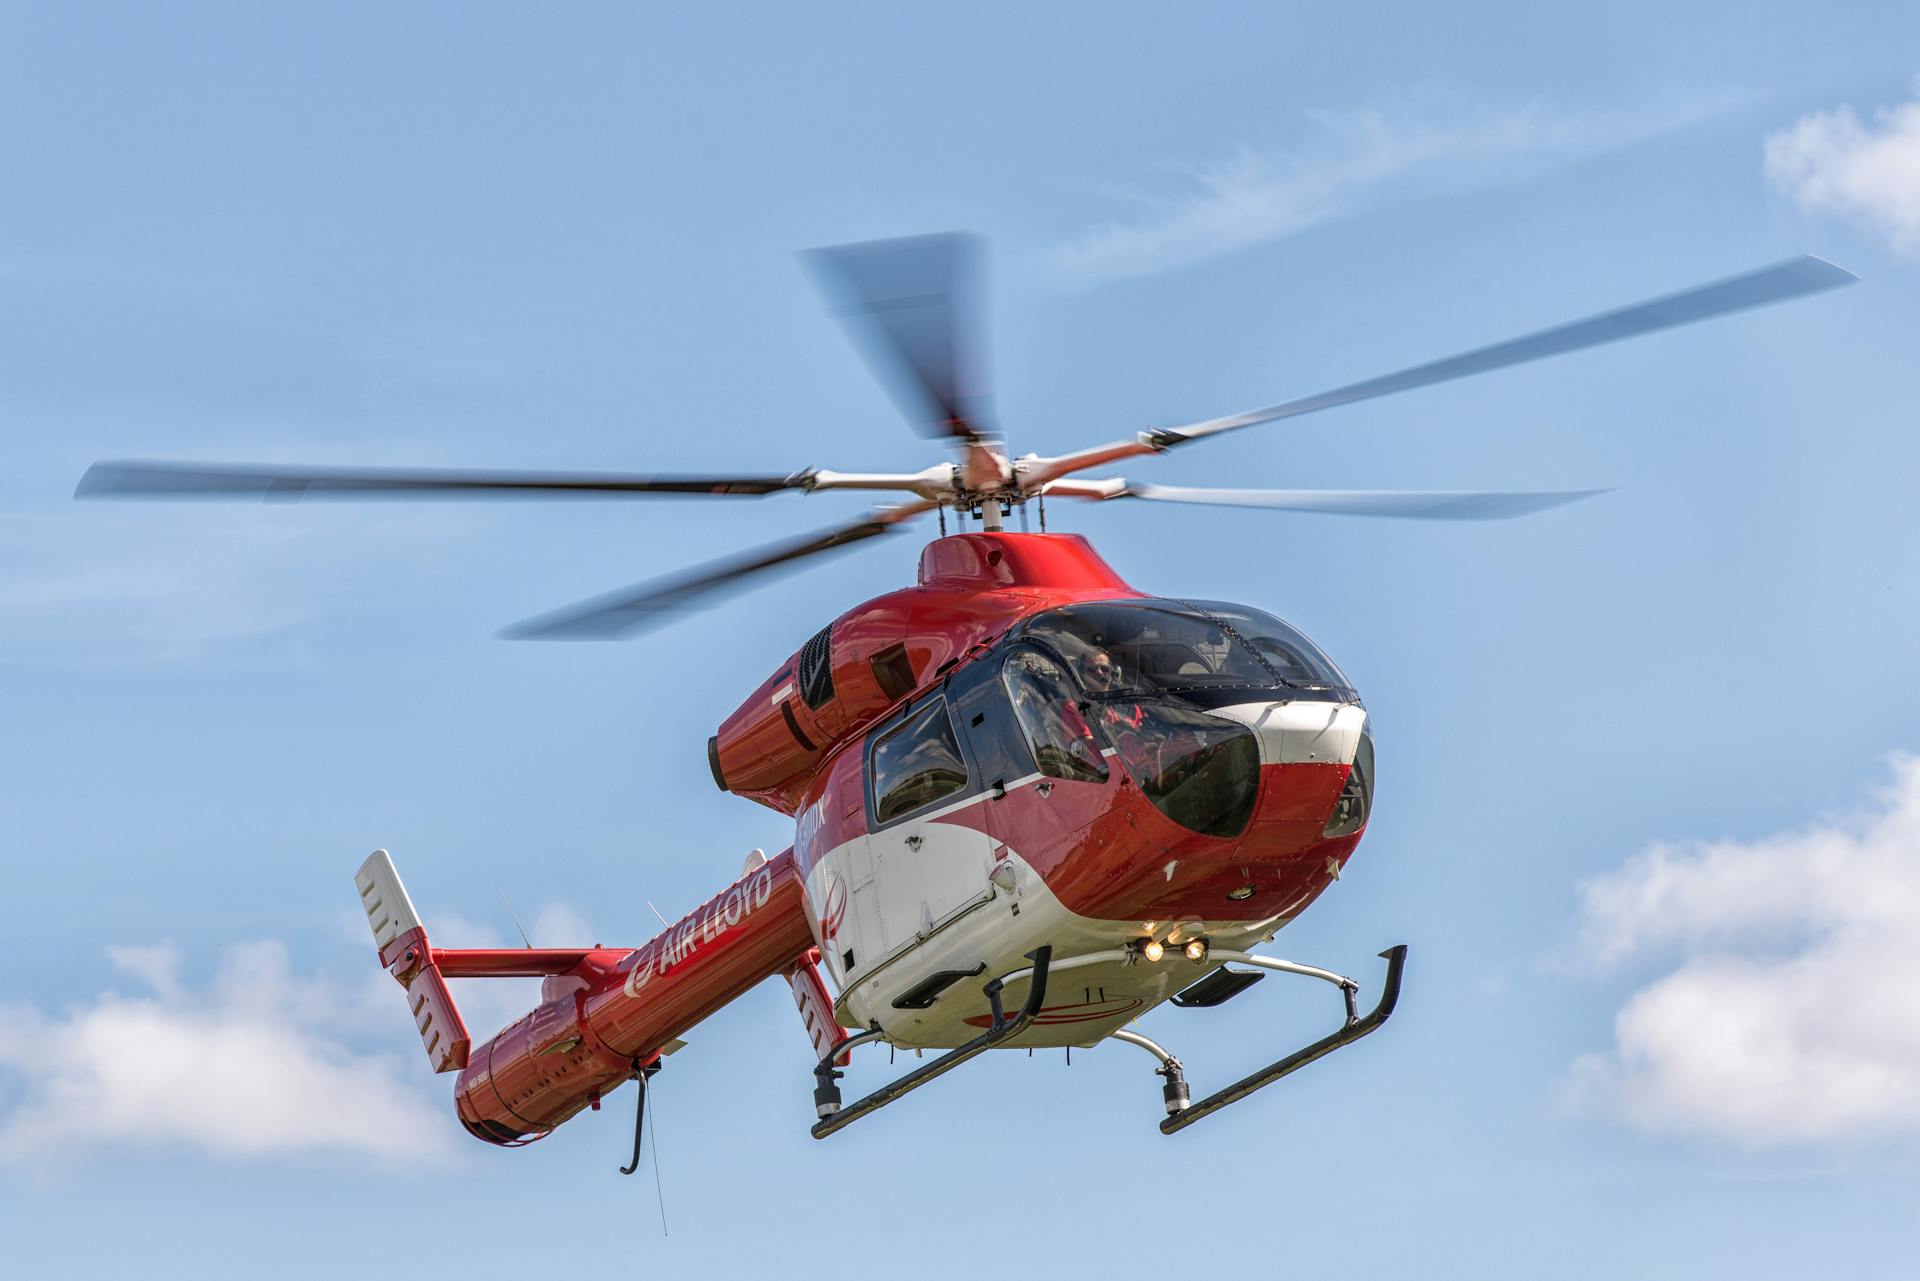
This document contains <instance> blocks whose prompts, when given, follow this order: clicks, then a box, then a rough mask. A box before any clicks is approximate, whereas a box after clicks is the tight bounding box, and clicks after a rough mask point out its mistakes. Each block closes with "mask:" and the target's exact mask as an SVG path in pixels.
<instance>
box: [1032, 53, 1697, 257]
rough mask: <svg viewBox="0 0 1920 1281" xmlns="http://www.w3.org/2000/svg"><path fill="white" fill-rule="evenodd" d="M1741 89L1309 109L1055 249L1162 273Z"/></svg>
mask: <svg viewBox="0 0 1920 1281" xmlns="http://www.w3.org/2000/svg"><path fill="white" fill-rule="evenodd" d="M1733 101H1734V100H1733V99H1732V98H1718V99H1711V100H1701V101H1699V102H1696V103H1693V104H1690V105H1682V106H1676V107H1673V108H1669V109H1660V110H1631V111H1613V112H1585V113H1581V112H1571V111H1566V110H1563V109H1560V108H1556V107H1553V106H1549V105H1545V104H1541V103H1533V104H1528V105H1524V106H1518V107H1508V108H1489V107H1486V106H1481V105H1478V104H1473V103H1468V102H1464V101H1461V100H1459V99H1458V98H1456V97H1454V96H1452V95H1448V94H1445V93H1442V92H1439V91H1437V90H1432V89H1428V90H1423V91H1415V92H1411V93H1407V94H1403V95H1399V96H1397V97H1395V98H1393V99H1391V100H1387V101H1384V102H1381V103H1377V104H1373V105H1370V106H1366V107H1360V108H1354V109H1347V110H1338V111H1333V110H1315V111H1307V112H1304V113H1302V116H1301V122H1300V126H1299V127H1298V128H1297V129H1296V130H1295V131H1294V135H1293V136H1292V137H1291V138H1290V139H1288V140H1287V141H1284V142H1280V143H1277V144H1269V145H1243V146H1241V147H1238V148H1236V149H1235V150H1233V151H1232V152H1230V153H1229V154H1227V155H1226V156H1224V157H1223V158H1220V159H1216V160H1214V161H1212V162H1211V163H1207V164H1203V165H1199V166H1196V167H1186V168H1181V169H1178V170H1176V171H1175V185H1176V186H1177V187H1178V189H1179V190H1178V191H1177V192H1176V193H1175V194H1171V195H1168V194H1155V195H1151V196H1147V197H1142V198H1139V199H1137V200H1136V203H1137V204H1138V205H1139V206H1140V208H1139V210H1138V211H1137V212H1136V213H1134V214H1133V215H1131V216H1128V217H1121V218H1115V219H1110V220H1107V221H1104V222H1101V223H1099V224H1097V225H1095V226H1092V227H1089V228H1087V229H1086V230H1084V231H1082V232H1080V233H1079V234H1078V235H1075V236H1073V237H1071V238H1070V239H1068V240H1066V241H1064V242H1063V243H1060V244H1058V245H1056V246H1054V248H1053V249H1052V251H1051V254H1050V256H1051V258H1052V260H1053V262H1054V265H1055V266H1056V267H1057V269H1058V270H1059V271H1060V272H1061V273H1062V274H1063V275H1065V276H1066V277H1068V278H1069V279H1072V280H1075V281H1078V282H1081V283H1087V282H1091V281H1095V280H1104V279H1113V278H1119V277H1127V276H1142V275H1149V274H1152V273H1154V272H1159V271H1166V270H1170V269H1172V268H1175V267H1181V266H1185V265H1188V264H1190V263H1195V262H1201V261H1204V260H1206V259H1209V258H1216V257H1220V256H1222V255H1224V254H1229V253H1233V252H1236V251H1238V250H1242V249H1246V248H1250V247H1252V246H1254V245H1257V244H1263V243H1266V242H1268V241H1273V240H1280V239H1284V238H1286V237H1288V236H1294V235H1298V234H1300V233H1301V232H1304V231H1307V230H1309V229H1311V228H1313V227H1315V226H1318V225H1320V224H1323V223H1327V222H1332V221H1335V220H1337V219H1341V218H1346V217H1351V216H1353V215H1355V214H1358V213H1360V212H1363V211H1364V210H1365V209H1367V208H1369V207H1373V206H1379V205H1384V204H1390V203H1395V202H1397V201H1400V200H1404V199H1409V198H1416V197H1420V196H1433V195H1443V194H1447V193H1450V192H1460V191H1469V190H1476V189H1481V188H1485V187H1490V186H1495V185H1498V184H1500V183H1503V182H1509V181H1514V180H1516V179H1518V178H1521V177H1525V176H1527V175H1530V174H1534V173H1538V172H1540V171H1542V170H1543V169H1545V168H1550V167H1552V166H1553V165H1556V164H1563V163H1568V162H1570V161H1573V160H1577V159H1579V158H1581V157H1583V156H1586V155H1591V154H1594V153H1597V152H1601V151H1605V150H1608V149H1610V148H1614V147H1619V146H1624V145H1626V144H1628V143H1631V142H1634V141H1637V140H1639V139H1642V138H1646V137H1649V136H1652V135H1654V134H1657V133H1661V132H1664V131H1666V130H1669V129H1674V128H1679V127H1681V126H1684V125H1687V124H1691V123H1694V122H1696V121H1698V120H1701V119H1704V118H1706V117H1707V116H1709V115H1712V114H1715V113H1717V112H1719V111H1721V110H1724V109H1725V108H1726V107H1728V106H1729V105H1731V104H1732V103H1733Z"/></svg>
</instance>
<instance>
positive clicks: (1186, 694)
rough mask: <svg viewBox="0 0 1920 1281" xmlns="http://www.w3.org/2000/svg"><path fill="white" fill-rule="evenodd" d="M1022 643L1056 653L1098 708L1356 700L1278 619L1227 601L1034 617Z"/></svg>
mask: <svg viewBox="0 0 1920 1281" xmlns="http://www.w3.org/2000/svg"><path fill="white" fill-rule="evenodd" d="M1021 639H1023V640H1028V641H1033V642H1036V643H1038V644H1040V645H1043V646H1045V647H1046V648H1048V649H1051V650H1052V651H1053V652H1054V653H1056V654H1058V655H1059V656H1060V658H1061V659H1062V660H1064V661H1065V662H1066V664H1067V666H1068V668H1069V669H1070V670H1071V671H1072V672H1073V675H1074V678H1075V679H1076V680H1077V681H1078V682H1079V684H1080V687H1081V688H1082V689H1083V690H1084V691H1085V692H1086V693H1087V695H1088V696H1089V697H1091V698H1095V699H1104V698H1121V697H1130V698H1143V697H1155V696H1163V695H1164V696H1173V697H1178V698H1181V699H1183V700H1185V701H1187V702H1193V703H1199V704H1201V705H1203V706H1210V707H1220V706H1225V705H1227V704H1228V703H1230V702H1233V701H1236V700H1238V699H1244V698H1245V697H1246V695H1247V694H1248V693H1249V692H1252V691H1259V690H1275V689H1281V690H1286V691H1289V694H1288V696H1289V697H1308V698H1320V699H1327V698H1335V699H1339V700H1343V701H1344V700H1347V699H1351V698H1352V697H1353V687H1352V686H1351V685H1350V684H1349V683H1348V681H1347V678H1346V677H1345V676H1344V675H1342V674H1341V671H1340V669H1339V668H1338V667H1335V666H1334V665H1333V660H1331V659H1329V658H1328V657H1327V656H1326V655H1325V654H1323V653H1321V652H1320V650H1319V649H1318V648H1316V647H1315V646H1314V644H1313V642H1312V641H1310V640H1308V639H1307V638H1306V637H1305V636H1303V635H1301V634H1300V632H1299V631H1298V630H1296V629H1295V628H1293V627H1291V626H1289V625H1288V624H1286V623H1284V622H1282V621H1280V620H1279V619H1277V618H1275V617H1274V616H1273V615H1271V614H1268V613H1265V612H1263V611H1261V610H1257V609H1249V608H1248V607H1246V606H1245V605H1228V604H1224V603H1221V602H1218V601H1183V600H1124V601H1095V602H1090V603H1088V604H1084V605H1068V606H1065V607H1064V608H1061V609H1056V610H1050V611H1048V612H1047V613H1044V614H1038V615H1035V616H1034V617H1033V618H1031V619H1029V620H1028V621H1027V624H1026V626H1025V627H1024V629H1023V630H1022V632H1021Z"/></svg>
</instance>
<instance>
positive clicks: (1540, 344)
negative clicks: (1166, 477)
mask: <svg viewBox="0 0 1920 1281" xmlns="http://www.w3.org/2000/svg"><path fill="white" fill-rule="evenodd" d="M1858 279H1859V277H1858V276H1856V275H1854V274H1853V273H1852V272H1850V271H1847V270H1845V269H1844V268H1841V267H1836V266H1834V265H1833V264H1832V263H1830V262H1828V261H1826V260H1825V259H1823V258H1815V257H1813V256H1811V255H1809V254H1802V255H1801V256H1800V257H1798V258H1789V259H1788V260H1787V261H1785V262H1781V263H1775V264H1774V265H1773V266H1771V267H1762V268H1760V269H1759V270H1758V271H1749V272H1746V273H1744V274H1742V275H1738V276H1729V277H1728V278H1727V279H1725V280H1718V281H1715V282H1713V283H1712V284H1707V285H1698V286H1696V287H1694V288H1692V289H1683V290H1681V291H1680V292H1679V293H1675V294H1667V295H1666V296H1665V297H1661V298H1654V299H1651V300H1649V301H1647V302H1641V303H1635V304H1633V305H1632V306H1630V307H1620V308H1616V309H1615V310H1613V311H1603V312H1601V313H1600V314H1599V315H1597V316H1588V317H1587V318H1586V319H1585V320H1576V321H1572V322H1571V323H1568V324H1564V325H1555V326H1554V327H1553V328H1551V329H1542V330H1540V331H1538V332H1536V333H1531V334H1527V335H1526V336H1524V337H1521V338H1514V339H1510V340H1509V341H1507V342H1501V343H1494V344H1493V345H1492V346H1489V347H1478V348H1475V349H1474V350H1472V351H1469V352H1464V353H1462V354H1460V355H1458V356H1449V357H1447V358H1446V359H1444V360H1435V361H1430V362H1428V363H1427V364H1424V365H1415V366H1414V367H1413V368H1411V369H1403V370H1401V371H1400V372H1398V373H1394V374H1385V375H1382V376H1381V377H1379V378H1369V379H1366V380H1365V381H1364V382H1357V383H1349V384H1348V385H1346V386H1345V387H1337V388H1335V389H1334V390H1332V391H1324V392H1321V393H1320V394H1319V395H1317V396H1306V397H1303V398H1302V399H1299V400H1289V401H1287V402H1285V403H1284V404H1279V405H1269V406H1268V407H1267V408H1265V409H1253V410H1249V411H1247V412H1246V413H1243V414H1234V415H1231V416H1230V417H1226V418H1212V419H1209V420H1207V421H1206V422H1201V423H1193V424H1190V425H1189V426H1186V427H1174V428H1171V429H1169V430H1167V431H1161V432H1155V433H1154V435H1155V436H1156V437H1158V438H1159V439H1160V442H1161V443H1162V444H1178V443H1180V442H1182V441H1187V440H1195V439H1198V438H1199V437H1202V436H1213V435H1217V434H1219V433H1220V432H1223V431H1233V430H1235V429H1237V428H1240V427H1251V426H1253V425H1254V424H1255V423H1266V422H1273V421H1274V420H1276V419H1280V418H1293V417H1296V416H1298V415H1300V414H1310V413H1313V412H1314V411H1315V410H1320V409H1332V408H1333V407H1334V406H1336V405H1351V404H1353V403H1355V402H1356V401H1361V400H1372V399H1373V398H1374V397H1376V396H1388V395H1392V394H1393V393H1394V392H1399V391H1411V390H1413V389H1414V388H1416V387H1430V386H1432V385H1433V384H1435V383H1443V382H1451V381H1452V380H1453V379H1455V378H1465V377H1467V376H1468V375H1470V374H1483V373H1486V372H1488V371H1490V370H1494V369H1504V368H1506V367H1507V366H1509V365H1521V364H1525V363H1527V362H1528V361H1532V360H1544V359H1545V358H1547V357H1548V356H1559V355H1563V354H1564V353H1566V352H1570V351H1579V350H1581V349H1582V348H1585V347H1598V346H1601V345H1602V344H1605V343H1610V342H1619V341H1620V340H1621V339H1623V338H1636V337H1638V336H1640V335H1641V334H1651V333H1656V332H1658V331H1659V330H1662V329H1672V328H1674V327H1675V326H1678V325H1689V324H1692V323H1693V322H1694V321H1697V320H1707V319H1710V318H1712V317H1714V316H1724V315H1727V314H1729V313H1731V312H1736V311H1745V310H1746V309H1747V308H1749V307H1764V306H1766V305H1767V304H1768V303H1776V302H1785V301H1786V300H1787V299H1789V298H1799V297H1802V296H1804V295H1806V294H1814V293H1819V292H1820V291H1821V290H1824V289H1833V288H1835V287H1837V286H1840V285H1848V284H1852V283H1853V282H1854V281H1856V280H1858Z"/></svg>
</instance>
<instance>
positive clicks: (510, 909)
mask: <svg viewBox="0 0 1920 1281" xmlns="http://www.w3.org/2000/svg"><path fill="white" fill-rule="evenodd" d="M500 901H501V902H502V903H506V904H507V915H508V916H511V917H512V918H513V928H514V929H516V930H519V931H520V941H521V942H522V943H524V944H526V945H527V949H528V950H529V951H531V950H532V949H533V940H532V939H529V938H528V937H527V931H526V930H525V929H524V928H523V927H522V926H521V924H520V916H519V914H518V913H516V912H515V911H514V910H513V904H512V903H508V902H507V892H506V891H505V890H501V891H500Z"/></svg>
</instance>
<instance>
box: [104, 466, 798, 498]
mask: <svg viewBox="0 0 1920 1281" xmlns="http://www.w3.org/2000/svg"><path fill="white" fill-rule="evenodd" d="M812 485H813V472H812V471H800V472H794V473H792V474H791V475H786V476H770V475H760V476H683V475H632V474H626V473H621V472H557V471H491V470H477V469H449V470H430V471H415V470H410V469H407V468H400V467H343V468H336V467H276V466H253V465H246V464H241V465H229V464H226V463H168V462H105V463H95V464H94V465H93V466H91V467H89V468H87V472H86V475H84V476H82V477H81V478H80V484H79V486H78V488H76V489H75V490H74V491H73V496H74V497H75V498H258V499H273V500H279V501H284V502H298V501H299V500H301V499H302V498H423V497H426V498H513V497H522V498H622V497H633V496H636V495H650V494H664V495H673V494H678V495H681V496H683V497H685V496H698V495H703V494H704V495H713V494H725V495H747V496H754V495H760V494H771V493H775V492H777V491H779V490H783V489H810V488H812Z"/></svg>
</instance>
